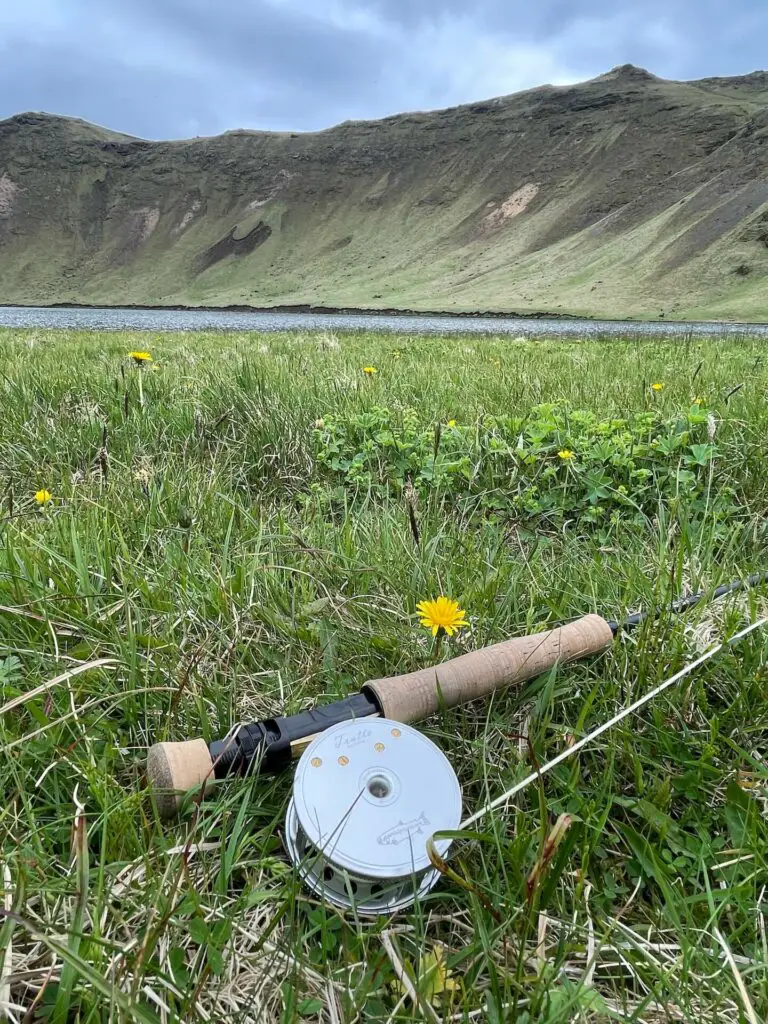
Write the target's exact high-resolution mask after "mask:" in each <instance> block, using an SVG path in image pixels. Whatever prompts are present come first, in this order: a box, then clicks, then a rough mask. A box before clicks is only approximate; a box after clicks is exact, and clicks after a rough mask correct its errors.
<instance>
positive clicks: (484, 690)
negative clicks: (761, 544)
mask: <svg viewBox="0 0 768 1024" xmlns="http://www.w3.org/2000/svg"><path fill="white" fill-rule="evenodd" d="M766 582H768V572H760V573H754V574H752V575H751V576H748V577H747V578H746V579H744V580H734V581H733V582H731V583H726V584H723V585H722V586H719V587H717V588H716V589H715V590H714V591H713V592H712V593H710V594H708V593H707V592H706V591H700V592H698V593H696V594H691V595H689V596H688V597H685V598H681V599H679V600H677V601H674V602H672V604H671V605H670V606H669V608H668V610H669V611H671V612H672V613H673V614H680V613H682V612H685V611H688V609H690V608H693V607H694V606H695V605H697V604H699V603H700V602H701V601H702V600H704V599H705V598H709V600H716V599H718V598H720V597H723V596H724V595H726V594H730V593H734V592H735V591H741V590H750V589H752V588H754V587H757V586H760V585H761V584H763V583H766ZM663 613H664V609H656V610H652V611H646V612H637V613H635V614H633V615H630V616H628V617H627V618H626V619H624V620H622V621H620V622H618V621H616V622H615V621H610V620H607V619H604V618H602V616H600V615H595V614H590V615H585V616H584V617H583V618H580V619H577V620H575V621H574V622H569V623H566V624H565V625H562V626H558V627H556V628H554V629H550V630H546V631H544V632H540V633H533V634H531V635H529V636H524V637H517V638H514V639H511V640H505V641H502V642H501V643H498V644H493V645H492V646H490V647H484V648H481V649H480V650H477V651H472V652H470V653H469V654H462V655H460V656H459V657H456V658H452V659H450V660H449V661H446V662H443V663H441V664H440V665H437V666H430V667H428V668H423V669H419V670H417V671H415V672H408V673H405V674H403V675H397V676H390V677H388V678H384V679H369V680H368V681H367V682H366V683H364V684H363V686H362V687H361V689H360V692H359V693H356V694H353V695H352V696H349V697H345V698H344V699H343V700H339V701H335V702H333V703H331V704H327V705H324V706H321V707H318V708H313V709H310V710H307V711H302V712H299V714H296V715H290V716H288V717H276V718H268V719H264V720H262V721H259V722H252V723H244V724H238V725H236V726H234V727H233V728H232V729H231V730H230V732H229V733H228V734H227V735H226V736H225V737H224V738H223V739H218V740H214V741H213V742H211V743H206V742H205V740H203V739H192V740H185V741H182V742H177V743H156V744H154V746H152V747H150V749H149V752H148V757H147V779H148V781H149V783H150V785H151V787H152V790H153V794H154V798H155V804H156V807H157V809H158V813H159V814H160V815H161V816H162V817H164V818H169V817H172V816H173V815H174V814H175V813H176V812H177V811H178V809H179V806H180V804H181V800H182V798H183V795H184V794H185V793H188V792H189V791H190V790H193V789H198V790H199V789H200V787H202V788H203V791H204V792H205V791H207V789H208V787H209V785H210V783H211V782H212V781H213V780H219V779H224V778H227V777H229V776H243V775H251V774H258V773H261V772H268V773H274V772H280V771H282V770H284V769H285V768H287V767H288V766H289V765H290V764H291V762H292V761H294V760H296V759H297V758H299V757H301V755H302V754H303V753H304V751H305V750H306V749H307V748H308V747H309V746H310V745H311V744H313V743H314V742H315V741H316V740H317V739H318V738H319V737H320V736H321V735H322V734H324V733H325V732H327V731H328V730H330V729H336V727H340V726H341V725H342V723H348V722H356V721H358V720H360V722H361V730H362V731H366V730H368V731H370V730H369V727H370V725H371V720H373V719H384V720H386V721H387V723H388V724H389V725H391V723H392V722H396V723H403V724H409V723H411V722H418V721H421V720H423V719H425V718H428V717H429V716H430V715H433V714H435V713H437V712H438V711H442V710H444V709H447V708H452V707H456V706H458V705H461V704H466V703H469V702H470V701H473V700H476V699H478V698H479V697H485V696H488V695H489V694H491V693H494V692H495V691H497V690H502V689H506V688H507V687H509V686H512V685H514V684H516V683H523V682H525V681H527V680H529V679H532V678H534V677H535V676H539V675H542V674H543V673H545V672H547V671H549V670H550V669H552V668H553V667H554V666H555V665H557V664H567V663H568V662H570V661H575V660H577V659H581V658H586V657H589V656H590V655H593V654H600V653H602V652H603V651H605V650H607V649H608V648H609V647H610V646H611V644H612V642H613V640H614V638H615V637H616V636H617V635H619V634H621V633H625V632H630V631H631V630H633V629H636V628H637V627H638V626H640V625H641V624H642V623H644V622H645V621H647V620H648V619H652V620H653V619H658V618H659V617H660V616H661V615H662V614H663ZM390 732H391V733H392V734H394V733H397V732H398V730H397V729H394V730H392V729H390ZM344 742H345V743H351V744H354V736H351V737H350V736H349V735H346V736H345V739H344ZM382 749H384V748H382ZM344 759H345V755H341V756H340V758H339V761H340V762H341V761H342V760H344ZM347 760H348V759H347Z"/></svg>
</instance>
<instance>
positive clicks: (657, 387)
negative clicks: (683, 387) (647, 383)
mask: <svg viewBox="0 0 768 1024" xmlns="http://www.w3.org/2000/svg"><path fill="white" fill-rule="evenodd" d="M651 387H652V388H653V390H654V391H663V390H664V384H663V382H662V381H657V382H656V383H655V384H651Z"/></svg>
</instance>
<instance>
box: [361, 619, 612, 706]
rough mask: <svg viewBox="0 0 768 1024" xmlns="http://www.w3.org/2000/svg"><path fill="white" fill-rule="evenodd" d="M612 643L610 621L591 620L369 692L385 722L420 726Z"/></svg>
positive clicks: (370, 685) (373, 685)
mask: <svg viewBox="0 0 768 1024" xmlns="http://www.w3.org/2000/svg"><path fill="white" fill-rule="evenodd" d="M612 641H613V630H612V629H611V626H610V625H609V623H608V622H607V621H606V620H605V619H603V618H601V617H600V616H599V615H585V616H584V618H582V619H578V620H577V621H576V622H570V623H568V624H567V625H565V626H559V627H558V628H557V629H550V630H547V631H546V632H544V633H533V634H531V635H530V636H522V637H517V638H516V639H514V640H505V641H504V642H502V643H500V644H494V645H493V646H491V647H483V648H482V649H481V650H479V651H472V652H471V653H470V654H463V655H461V656H460V657H458V658H452V659H451V660H450V661H446V662H444V663H443V664H441V665H435V666H433V667H431V668H425V669H420V670H419V671H418V672H409V673H407V674H406V675H401V676H391V677H389V678H387V679H371V680H369V681H368V682H367V683H366V684H365V686H364V687H363V690H364V691H367V692H368V693H370V694H372V695H373V697H374V698H375V699H376V701H377V702H378V705H379V707H380V708H381V713H382V714H383V715H384V717H385V718H391V719H394V720H395V721H399V722H417V721H419V720H421V719H423V718H427V717H429V715H433V714H436V713H437V712H438V711H440V710H442V709H443V708H452V707H455V706H456V705H458V704H466V703H468V702H469V701H472V700H476V699H477V698H478V697H486V696H488V694H490V693H493V692H494V691H495V690H501V689H504V688H505V687H507V686H513V685H514V684H516V683H523V682H525V681H526V680H527V679H532V678H533V677H534V676H538V675H541V674H542V673H543V672H547V671H549V670H550V669H551V668H552V667H553V666H554V665H556V664H558V663H565V662H568V661H574V660H575V659H577V658H585V657H587V656H588V655H590V654H598V653H600V652H601V651H604V650H605V649H606V648H607V647H610V645H611V643H612Z"/></svg>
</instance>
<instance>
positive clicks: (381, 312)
mask: <svg viewBox="0 0 768 1024" xmlns="http://www.w3.org/2000/svg"><path fill="white" fill-rule="evenodd" d="M0 309H110V310H116V309H126V310H133V311H146V312H181V313H195V312H199V313H299V314H310V315H313V316H371V317H375V316H380V317H396V316H409V317H424V318H430V319H435V318H443V319H447V320H520V321H521V322H525V321H527V320H533V321H536V320H562V321H570V320H587V321H591V322H593V323H596V324H599V323H622V324H632V323H636V324H649V323H652V324H670V325H673V324H686V323H688V324H715V325H723V326H725V325H728V326H731V327H745V328H748V327H768V320H735V319H731V320H688V319H680V320H678V319H671V318H670V319H667V318H661V319H660V318H658V317H647V318H645V319H638V318H637V317H601V316H590V315H586V314H580V313H551V312H547V311H536V312H534V313H519V312H515V311H513V312H502V311H500V310H470V311H467V310H461V311H452V310H424V309H407V308H398V307H386V308H383V307H380V306H378V307H366V306H316V305H313V304H312V303H296V304H292V305H280V306H248V305H243V304H231V305H227V306H186V305H184V304H182V303H178V304H173V305H145V304H142V303H118V304H114V305H113V304H105V303H93V302H45V303H40V302H36V303H31V302H0Z"/></svg>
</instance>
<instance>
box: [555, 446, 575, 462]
mask: <svg viewBox="0 0 768 1024" xmlns="http://www.w3.org/2000/svg"><path fill="white" fill-rule="evenodd" d="M557 454H558V455H559V456H560V458H561V459H562V460H563V462H570V461H571V459H575V458H576V456H575V455H574V454H573V452H572V451H571V449H570V448H563V449H562V450H561V451H559V452H558V453H557Z"/></svg>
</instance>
